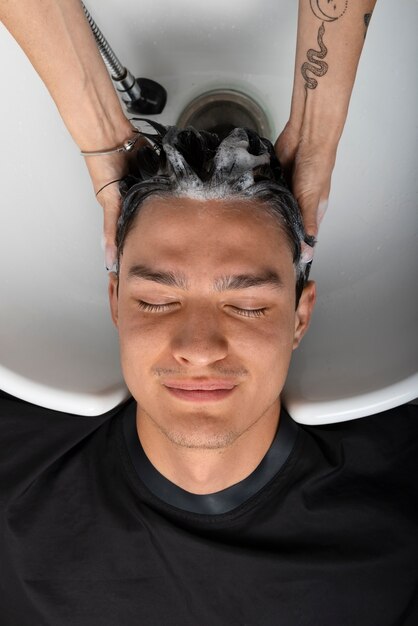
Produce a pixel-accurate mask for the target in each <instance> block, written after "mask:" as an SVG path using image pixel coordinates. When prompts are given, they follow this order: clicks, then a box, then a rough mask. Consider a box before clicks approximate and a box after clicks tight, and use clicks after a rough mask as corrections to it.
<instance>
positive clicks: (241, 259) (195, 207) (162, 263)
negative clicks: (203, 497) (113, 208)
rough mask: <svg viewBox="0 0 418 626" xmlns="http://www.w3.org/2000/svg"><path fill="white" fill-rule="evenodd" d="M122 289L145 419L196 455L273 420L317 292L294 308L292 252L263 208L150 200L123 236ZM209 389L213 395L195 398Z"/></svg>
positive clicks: (118, 300)
mask: <svg viewBox="0 0 418 626" xmlns="http://www.w3.org/2000/svg"><path fill="white" fill-rule="evenodd" d="M117 282H118V279H117V277H116V275H115V274H111V278H110V284H109V296H110V303H111V310H112V317H113V320H114V322H115V324H116V326H117V328H118V330H119V339H120V349H121V364H122V369H123V374H124V378H125V381H126V384H127V386H128V388H129V390H130V392H131V393H132V395H133V397H134V398H135V399H136V401H137V403H138V418H139V419H140V420H141V419H144V420H148V421H149V422H150V423H152V424H153V425H154V426H155V427H156V428H157V429H158V430H159V431H160V432H161V433H163V434H164V435H165V436H167V437H168V438H169V439H170V441H172V442H174V443H176V444H179V445H182V446H187V447H200V448H222V447H225V446H228V445H230V444H231V443H233V442H234V441H235V440H236V439H237V438H238V437H239V436H240V435H242V434H243V433H244V432H246V431H247V430H248V429H250V428H251V427H252V426H254V425H255V424H256V423H258V422H259V420H266V419H267V420H269V419H270V420H275V421H276V422H277V419H278V414H279V410H280V400H279V395H280V392H281V390H282V388H283V385H284V383H285V379H286V375H287V371H288V367H289V362H290V358H291V354H292V350H293V349H294V348H295V347H297V345H298V343H299V341H300V339H301V338H302V335H303V334H304V332H305V331H306V328H307V326H308V323H309V319H310V315H311V311H312V308H313V304H314V300H315V286H314V284H313V283H312V282H310V283H308V285H307V286H306V287H305V290H304V292H303V294H302V297H301V299H300V302H299V305H298V308H297V309H296V311H295V283H296V279H295V268H294V265H293V260H292V253H291V250H290V246H289V244H288V242H287V240H286V237H285V235H284V234H283V233H282V231H281V230H280V227H279V226H278V223H277V222H276V220H275V219H274V218H273V217H272V216H270V215H269V214H268V213H267V212H266V211H265V210H264V209H263V208H262V206H261V205H259V204H255V205H254V204H250V203H248V202H245V201H242V200H234V201H223V200H222V201H221V200H194V199H190V198H170V199H160V198H150V199H149V200H147V201H146V202H145V203H144V205H143V207H142V208H141V210H140V212H139V215H138V217H137V218H136V222H135V224H134V226H133V228H132V230H131V231H130V233H129V235H128V236H127V238H126V241H125V245H124V250H123V255H122V257H121V263H120V273H119V292H118V293H117ZM144 303H145V304H144ZM202 384H203V385H206V386H208V385H209V386H212V387H214V388H215V389H218V391H216V390H212V389H210V390H206V391H205V390H202V389H200V390H197V391H196V390H195V391H191V390H190V388H193V387H194V388H195V389H196V387H199V385H202ZM180 386H181V387H188V388H189V389H186V390H185V389H183V390H179V388H180ZM222 387H223V388H224V389H223V390H219V389H220V388H222ZM225 387H226V388H227V389H225Z"/></svg>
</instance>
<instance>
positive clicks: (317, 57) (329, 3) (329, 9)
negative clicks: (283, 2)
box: [300, 0, 348, 90]
mask: <svg viewBox="0 0 418 626" xmlns="http://www.w3.org/2000/svg"><path fill="white" fill-rule="evenodd" d="M309 2H310V5H311V10H312V13H313V14H314V15H315V17H317V18H318V19H319V20H321V22H322V23H321V26H320V27H319V29H318V36H317V42H318V46H319V50H315V49H313V48H310V49H309V50H308V51H307V53H306V57H307V59H308V60H307V61H305V63H303V64H302V67H301V68H300V69H301V72H302V76H303V79H304V81H305V90H307V89H316V87H317V86H318V81H317V80H316V78H313V77H312V76H309V74H313V75H314V76H317V77H320V76H324V75H325V74H326V73H327V72H328V63H326V62H325V61H324V58H325V57H326V55H327V52H328V48H327V47H326V45H325V43H324V39H323V37H324V34H325V25H324V22H335V21H336V20H338V19H339V18H340V17H342V16H343V15H344V13H345V12H346V11H347V7H348V0H309ZM308 72H309V74H308Z"/></svg>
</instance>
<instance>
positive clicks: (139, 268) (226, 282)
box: [128, 265, 283, 291]
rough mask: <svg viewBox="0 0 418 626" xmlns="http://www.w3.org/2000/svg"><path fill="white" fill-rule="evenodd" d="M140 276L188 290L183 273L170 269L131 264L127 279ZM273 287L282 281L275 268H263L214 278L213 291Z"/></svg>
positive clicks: (279, 286)
mask: <svg viewBox="0 0 418 626" xmlns="http://www.w3.org/2000/svg"><path fill="white" fill-rule="evenodd" d="M134 278H141V279H143V280H149V281H152V282H155V283H159V284H160V285H168V286H169V287H177V288H178V289H183V290H184V291H188V290H189V284H188V281H187V278H186V276H185V275H184V274H175V273H174V272H170V271H162V270H155V269H153V268H150V267H147V266H146V265H133V266H132V267H131V268H130V269H129V272H128V280H132V279H134ZM265 286H270V287H275V288H278V289H280V288H281V287H283V282H282V280H281V278H280V276H279V275H278V274H277V272H276V271H275V270H272V269H269V268H267V269H265V270H263V271H262V272H261V273H260V274H233V275H231V274H230V275H223V276H219V277H218V278H216V279H215V282H214V285H213V287H214V291H227V290H229V289H247V288H249V287H265Z"/></svg>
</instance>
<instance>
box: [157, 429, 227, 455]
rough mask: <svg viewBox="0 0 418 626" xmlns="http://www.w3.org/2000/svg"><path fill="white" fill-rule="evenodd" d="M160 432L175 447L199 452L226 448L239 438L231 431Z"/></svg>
mask: <svg viewBox="0 0 418 626" xmlns="http://www.w3.org/2000/svg"><path fill="white" fill-rule="evenodd" d="M161 430H162V432H163V433H164V435H165V436H166V437H167V438H168V439H169V440H170V441H171V442H172V443H174V444H175V445H177V446H180V447H182V448H195V449H200V450H220V449H222V448H228V447H229V446H230V445H232V444H233V443H234V441H236V439H237V438H238V437H239V433H236V432H235V431H232V430H229V431H225V430H222V431H219V430H218V431H215V430H214V429H208V428H196V429H193V431H191V430H190V429H184V430H180V429H176V430H164V429H161Z"/></svg>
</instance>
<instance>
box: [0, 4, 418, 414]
mask: <svg viewBox="0 0 418 626" xmlns="http://www.w3.org/2000/svg"><path fill="white" fill-rule="evenodd" d="M87 6H88V8H89V10H90V11H91V13H92V15H93V16H94V17H95V19H96V20H97V23H98V24H99V26H100V27H101V28H102V30H103V32H104V33H105V35H106V36H107V38H108V39H109V41H110V43H111V45H112V46H113V47H114V49H115V51H116V52H117V54H118V55H119V57H120V58H121V60H122V61H123V63H125V64H126V65H127V66H128V67H129V69H130V70H131V71H132V72H133V73H134V74H136V75H137V76H147V77H150V78H154V79H156V80H159V81H160V82H161V83H162V84H163V85H164V86H165V87H166V88H167V91H168V105H167V107H166V109H165V111H164V112H163V114H162V115H161V116H158V117H157V118H156V119H160V120H161V121H162V122H164V123H174V122H175V121H176V119H177V117H178V115H179V114H180V112H181V110H182V109H183V107H184V106H185V105H186V104H187V103H188V102H189V101H190V100H191V99H192V98H194V97H195V96H197V95H199V94H200V93H202V92H203V91H206V90H208V89H212V88H217V87H232V88H238V89H240V90H242V91H244V92H245V93H247V94H248V95H250V96H252V97H254V98H255V99H256V100H258V102H259V103H260V104H261V105H262V106H263V107H265V109H266V111H267V113H268V115H269V118H270V120H271V124H272V127H273V128H274V130H275V133H278V132H279V130H280V129H281V128H282V127H283V125H284V123H285V122H286V119H287V116H288V112H289V105H290V96H291V90H292V82H293V63H294V48H295V39H296V22H297V2H296V1H295V2H288V1H285V0H280V1H277V0H258V1H257V2H254V1H250V0H229V2H224V1H223V0H222V2H221V1H220V0H211V2H205V3H202V2H196V0H176V2H175V3H174V2H169V1H168V0H155V2H153V3H146V2H143V3H139V2H138V1H137V0H124V2H117V0H107V1H106V2H102V1H99V0H89V2H87ZM417 20H418V4H417V3H416V2H415V1H414V0H405V1H404V2H402V10H401V9H400V3H397V2H396V3H395V2H391V1H390V0H379V2H378V3H377V6H376V10H375V14H374V15H373V19H372V21H371V24H370V27H369V33H368V36H367V40H366V45H365V49H364V52H363V55H362V59H361V62H360V68H359V71H358V76H357V81H356V85H355V88H354V92H353V96H352V101H351V106H350V111H349V116H348V120H347V124H346V128H345V131H344V135H343V138H342V140H341V143H340V147H339V152H338V161H337V166H336V168H335V172H334V177H333V187H332V194H331V197H330V207H329V209H328V213H327V215H326V218H325V220H324V222H323V225H322V229H321V233H320V243H319V244H318V248H317V253H316V257H315V263H314V268H313V271H312V278H314V279H315V280H316V281H317V283H318V294H319V296H318V303H317V308H316V312H315V315H314V319H313V322H312V326H311V329H310V331H309V335H308V336H307V337H306V338H305V340H304V342H303V345H302V346H301V348H299V350H298V351H297V353H296V354H295V358H294V362H293V364H292V368H291V373H290V377H289V380H288V384H287V387H286V399H287V403H288V407H289V409H290V412H291V414H292V416H293V417H294V418H295V419H296V420H297V421H299V422H301V423H309V424H315V423H327V422H334V421H343V420H347V419H353V418H356V417H361V416H363V415H367V414H370V413H374V412H376V411H381V410H384V409H386V408H390V407H391V406H396V405H398V404H401V403H403V402H407V401H409V400H412V399H413V398H414V397H416V396H417V395H418V375H417V373H416V372H417V354H418V350H417V348H418V346H417V324H418V303H417V287H416V285H417V282H418V281H417V241H418V235H417V210H416V204H417V203H416V199H417V178H418V177H417V175H416V157H417V139H416V138H417V134H416V111H417V110H418V103H417V99H418V98H417V88H416V59H417V58H418V49H417V37H416V24H417V23H418V21H417ZM0 55H1V58H2V76H1V79H0V80H1V82H2V85H3V89H2V98H1V100H0V119H1V120H2V121H1V126H0V128H1V131H0V133H1V150H0V164H1V167H0V172H1V190H2V191H1V201H0V202H1V206H0V234H1V246H0V267H1V270H2V280H1V287H2V288H1V296H0V298H1V300H0V388H3V389H4V390H5V391H7V392H9V393H11V394H14V395H16V396H18V397H21V398H23V399H25V400H29V401H31V402H34V403H36V404H40V405H42V406H47V407H50V408H53V409H57V410H61V411H69V412H72V413H76V414H81V415H95V414H100V413H103V412H105V411H107V410H109V409H110V408H112V407H113V406H115V405H116V404H118V403H119V402H120V401H121V400H122V399H123V398H124V397H126V393H127V392H126V389H125V387H124V384H123V380H122V376H121V372H120V367H119V360H118V344H117V334H116V331H115V329H114V328H113V326H112V324H111V321H110V315H109V313H108V304H107V290H106V286H107V277H106V273H105V271H104V269H103V259H102V257H103V254H102V250H101V245H100V241H101V226H102V216H101V209H100V207H99V206H98V205H97V204H96V203H95V200H94V197H93V194H92V191H91V187H90V181H89V178H88V175H87V171H86V170H85V166H84V163H83V160H82V158H81V157H80V156H79V155H78V151H77V148H76V146H75V145H74V144H73V143H72V140H71V139H70V137H69V135H68V134H67V131H66V130H65V128H64V126H63V123H62V121H61V119H60V117H59V115H58V113H57V111H56V108H55V105H54V104H53V102H52V100H51V99H50V97H49V95H48V93H47V91H46V89H45V87H44V86H43V84H42V83H41V81H40V79H39V78H38V76H37V75H36V74H35V72H34V70H33V69H32V67H31V65H30V63H29V62H28V60H27V59H26V57H25V56H24V54H23V53H22V51H21V50H20V48H19V47H18V46H17V44H16V43H15V42H14V41H13V39H12V38H11V37H10V35H9V34H8V33H7V31H6V30H5V29H4V28H3V27H1V29H0ZM53 62H54V59H51V63H53ZM329 62H330V63H332V56H331V51H330V52H329Z"/></svg>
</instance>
